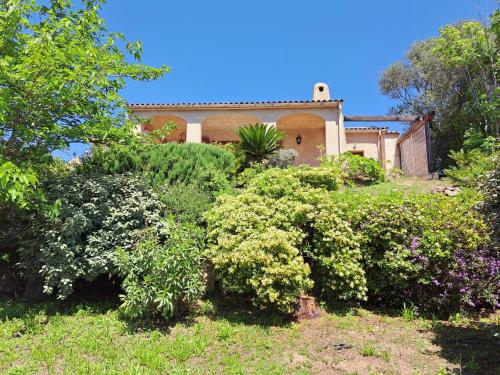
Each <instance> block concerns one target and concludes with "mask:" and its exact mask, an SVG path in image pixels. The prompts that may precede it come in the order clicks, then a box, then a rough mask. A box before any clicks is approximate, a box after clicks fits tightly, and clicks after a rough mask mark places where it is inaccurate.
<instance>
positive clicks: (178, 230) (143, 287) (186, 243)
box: [117, 222, 205, 319]
mask: <svg viewBox="0 0 500 375" xmlns="http://www.w3.org/2000/svg"><path fill="white" fill-rule="evenodd" d="M203 235H204V233H203V230H201V229H200V228H198V227H196V226H194V225H191V224H185V223H184V224H182V225H176V224H174V223H173V222H167V225H166V228H165V229H164V230H163V233H162V235H161V236H158V235H156V234H155V233H154V231H152V230H147V231H146V233H145V234H144V238H143V239H142V240H141V241H140V242H139V243H138V244H137V245H136V246H134V247H133V248H132V249H129V250H124V249H123V248H119V249H118V252H117V267H118V269H119V271H120V274H121V275H122V276H123V277H124V279H123V282H122V288H123V290H124V292H125V295H123V296H121V298H122V301H123V304H122V306H121V307H122V309H123V311H124V313H125V314H126V315H127V316H129V317H132V318H138V317H148V316H149V317H152V316H155V315H158V314H160V315H162V316H163V317H164V318H166V319H168V318H170V317H171V316H173V315H179V314H180V313H182V312H184V309H185V308H186V307H189V305H191V304H193V303H194V302H195V301H196V300H197V299H198V298H199V297H201V295H202V293H203V291H204V287H205V285H204V282H203V258H202V249H203V238H204V237H203Z"/></svg>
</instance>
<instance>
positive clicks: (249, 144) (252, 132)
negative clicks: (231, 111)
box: [236, 124, 285, 165]
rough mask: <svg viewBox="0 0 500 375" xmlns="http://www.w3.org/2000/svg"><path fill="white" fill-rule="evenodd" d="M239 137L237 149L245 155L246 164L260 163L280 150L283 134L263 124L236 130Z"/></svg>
mask: <svg viewBox="0 0 500 375" xmlns="http://www.w3.org/2000/svg"><path fill="white" fill-rule="evenodd" d="M236 134H238V136H239V137H240V143H239V149H240V150H242V151H243V152H244V154H245V161H246V164H247V165H249V164H250V163H253V162H260V161H262V159H265V158H267V157H269V156H271V155H273V154H274V153H276V152H277V151H278V150H279V149H280V148H281V144H280V142H281V141H282V140H283V139H285V134H284V133H283V132H282V131H280V130H278V129H276V128H275V127H269V126H267V125H265V124H254V125H245V126H241V127H239V128H238V129H237V130H236Z"/></svg>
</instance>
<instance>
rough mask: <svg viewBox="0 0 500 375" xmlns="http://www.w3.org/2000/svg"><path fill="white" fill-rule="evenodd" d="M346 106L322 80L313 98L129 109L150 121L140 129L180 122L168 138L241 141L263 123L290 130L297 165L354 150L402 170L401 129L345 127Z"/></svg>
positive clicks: (287, 141) (288, 136)
mask: <svg viewBox="0 0 500 375" xmlns="http://www.w3.org/2000/svg"><path fill="white" fill-rule="evenodd" d="M342 104H343V100H341V99H331V98H330V93H329V88H328V85H326V84H325V83H317V84H315V85H314V89H313V97H312V100H307V101H272V102H240V103H178V104H130V105H129V106H128V109H129V110H130V111H131V112H132V115H133V116H138V117H141V118H146V119H149V121H148V122H147V124H145V125H142V126H141V128H140V129H138V131H140V132H149V131H151V130H154V129H158V128H161V127H162V126H163V125H164V124H165V123H166V122H168V121H171V122H174V123H175V124H176V125H177V128H176V129H175V130H174V131H173V132H172V133H171V134H170V135H169V137H168V138H167V139H165V142H180V143H181V142H198V143H201V142H203V143H228V142H237V141H238V136H237V135H236V133H235V130H236V129H237V128H238V127H240V126H243V125H247V124H255V123H263V124H266V125H267V126H272V127H276V128H277V129H279V130H281V131H282V132H283V133H284V134H285V139H284V141H283V147H284V148H291V149H294V150H296V151H297V152H298V158H297V160H296V163H297V164H310V165H315V164H317V163H318V158H319V157H320V156H321V155H324V154H326V155H332V154H340V153H343V152H352V153H355V154H359V155H363V156H366V157H370V158H373V159H376V160H378V161H379V162H380V164H381V165H382V166H383V167H384V168H386V169H387V168H392V167H397V168H400V167H401V156H400V147H399V143H398V141H399V140H400V134H399V132H396V131H390V130H389V129H388V128H386V127H345V124H344V122H345V118H346V116H344V114H343V112H342ZM405 136H406V138H408V136H407V134H405ZM410 138H411V137H410ZM410 174H411V173H410Z"/></svg>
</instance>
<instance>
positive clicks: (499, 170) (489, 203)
mask: <svg viewBox="0 0 500 375" xmlns="http://www.w3.org/2000/svg"><path fill="white" fill-rule="evenodd" d="M492 163H493V168H492V169H491V170H490V171H489V172H487V173H486V175H485V176H484V179H483V181H482V182H481V183H480V185H479V190H480V191H481V192H482V194H483V196H484V198H483V201H482V202H481V204H480V208H481V211H482V212H483V213H484V214H485V216H486V221H487V222H488V223H489V224H490V226H491V228H492V232H493V238H494V240H495V241H497V243H498V241H500V152H497V153H496V154H495V155H493V157H492Z"/></svg>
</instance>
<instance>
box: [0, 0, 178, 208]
mask: <svg viewBox="0 0 500 375" xmlns="http://www.w3.org/2000/svg"><path fill="white" fill-rule="evenodd" d="M102 4H103V0H88V1H84V2H82V4H81V6H79V7H77V6H73V5H72V4H71V2H69V1H51V2H50V3H49V4H48V5H39V4H38V3H37V2H35V1H31V0H19V1H2V2H0V35H2V38H1V40H0V82H1V85H0V108H1V111H0V162H1V163H2V164H3V165H4V167H3V172H2V180H4V181H5V179H7V181H8V186H7V190H5V187H3V188H2V190H1V193H0V194H1V196H0V199H2V200H3V201H4V202H5V199H6V198H7V201H6V202H8V203H14V204H18V205H20V206H23V207H26V206H27V202H28V201H30V200H36V199H38V198H39V197H40V195H41V193H40V190H39V187H38V186H39V185H37V183H36V181H37V175H40V173H41V172H40V169H41V168H42V167H43V166H45V165H46V164H47V163H49V164H50V162H51V160H52V156H51V152H52V151H54V150H59V149H66V148H68V147H69V145H70V143H73V142H83V143H87V142H92V143H94V144H98V143H109V142H114V141H122V140H125V139H126V140H129V139H131V137H132V132H131V129H132V128H133V126H134V122H133V121H131V120H130V121H129V120H127V119H126V113H125V100H124V99H123V98H121V96H120V94H119V92H120V91H121V90H122V89H123V88H124V87H125V84H126V81H127V80H128V79H132V80H139V81H147V80H153V79H157V78H159V77H161V76H162V75H163V74H165V73H166V72H167V70H168V68H167V67H160V68H152V67H149V66H146V65H143V64H141V63H140V57H141V54H142V46H141V43H140V42H135V43H131V42H126V40H125V39H124V37H123V35H122V34H119V33H112V32H109V31H107V30H106V29H105V27H104V21H103V20H102V19H101V18H100V17H99V12H100V9H101V6H102ZM121 44H124V45H125V46H126V49H127V51H128V54H129V55H131V57H132V58H134V59H135V60H136V61H138V63H130V62H128V58H127V56H126V55H125V54H124V53H123V52H122V50H121V48H120V46H121ZM12 163H15V165H13V164H12ZM6 170H7V172H6ZM5 173H7V177H5V176H6V175H5Z"/></svg>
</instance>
